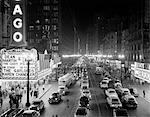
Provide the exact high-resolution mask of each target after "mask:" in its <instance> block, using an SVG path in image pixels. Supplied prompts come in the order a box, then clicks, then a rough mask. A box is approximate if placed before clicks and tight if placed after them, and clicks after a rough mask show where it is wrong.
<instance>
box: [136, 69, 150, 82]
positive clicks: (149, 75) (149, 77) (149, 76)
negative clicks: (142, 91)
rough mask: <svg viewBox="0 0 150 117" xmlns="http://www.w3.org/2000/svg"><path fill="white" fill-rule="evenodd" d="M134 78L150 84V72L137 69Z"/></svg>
mask: <svg viewBox="0 0 150 117" xmlns="http://www.w3.org/2000/svg"><path fill="white" fill-rule="evenodd" d="M134 76H135V77H137V78H140V79H142V80H145V81H147V82H150V70H146V69H141V68H135V70H134Z"/></svg>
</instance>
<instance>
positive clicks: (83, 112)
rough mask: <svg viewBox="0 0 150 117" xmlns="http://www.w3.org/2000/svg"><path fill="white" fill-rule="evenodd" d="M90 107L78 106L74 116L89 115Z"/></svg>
mask: <svg viewBox="0 0 150 117" xmlns="http://www.w3.org/2000/svg"><path fill="white" fill-rule="evenodd" d="M88 114H89V112H88V109H87V108H85V107H78V108H77V110H76V112H75V113H74V117H88Z"/></svg>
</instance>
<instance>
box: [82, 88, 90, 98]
mask: <svg viewBox="0 0 150 117" xmlns="http://www.w3.org/2000/svg"><path fill="white" fill-rule="evenodd" d="M81 95H82V96H86V97H88V98H89V99H90V100H91V99H92V96H91V93H90V90H83V91H82V92H81Z"/></svg>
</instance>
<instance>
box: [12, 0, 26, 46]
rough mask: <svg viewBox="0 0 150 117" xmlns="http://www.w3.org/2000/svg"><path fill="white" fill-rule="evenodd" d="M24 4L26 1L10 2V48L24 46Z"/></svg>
mask: <svg viewBox="0 0 150 117" xmlns="http://www.w3.org/2000/svg"><path fill="white" fill-rule="evenodd" d="M25 2H26V0H11V12H12V13H11V19H12V30H11V41H10V46H15V47H22V46H26V27H25V23H26V21H25Z"/></svg>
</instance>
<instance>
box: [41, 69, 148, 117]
mask: <svg viewBox="0 0 150 117" xmlns="http://www.w3.org/2000/svg"><path fill="white" fill-rule="evenodd" d="M88 75H89V81H90V91H91V94H92V100H91V101H90V108H91V110H90V112H89V117H113V115H112V109H110V108H109V107H108V106H107V103H106V99H105V95H104V90H102V89H101V88H99V82H100V81H101V80H102V77H101V76H100V75H95V74H94V69H91V70H89V72H88ZM79 84H80V83H79V81H78V82H77V83H76V84H75V85H74V86H72V88H70V93H69V94H68V95H67V96H63V102H61V103H60V104H56V105H55V104H49V103H48V98H49V96H50V95H51V94H52V93H53V92H57V89H58V84H57V83H56V82H55V83H53V84H52V87H51V89H50V90H49V91H48V92H47V93H46V94H45V95H44V96H43V97H42V99H43V101H44V103H45V111H44V112H43V113H42V114H41V117H53V115H56V114H57V115H58V117H73V115H74V113H75V110H76V108H77V106H78V100H79V97H80V85H79ZM67 99H69V107H68V106H67V101H66V100H67ZM137 101H138V103H139V106H138V108H137V109H135V110H128V113H129V115H130V117H150V111H149V110H150V109H149V108H150V103H149V102H147V101H146V100H144V99H143V98H142V97H138V98H137Z"/></svg>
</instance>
